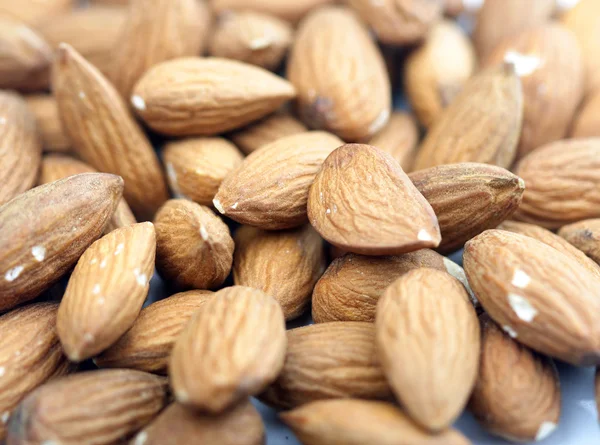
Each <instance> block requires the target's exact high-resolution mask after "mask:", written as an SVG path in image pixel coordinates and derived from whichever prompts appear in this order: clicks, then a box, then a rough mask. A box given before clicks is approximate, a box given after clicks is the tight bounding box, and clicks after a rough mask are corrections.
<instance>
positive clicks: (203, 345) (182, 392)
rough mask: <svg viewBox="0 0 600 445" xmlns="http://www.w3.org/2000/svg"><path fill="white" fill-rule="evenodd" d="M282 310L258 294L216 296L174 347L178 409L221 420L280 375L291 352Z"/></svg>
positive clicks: (238, 290)
mask: <svg viewBox="0 0 600 445" xmlns="http://www.w3.org/2000/svg"><path fill="white" fill-rule="evenodd" d="M286 344H287V340H286V335H285V320H284V317H283V312H282V310H281V307H280V306H279V304H278V303H277V302H276V301H275V300H274V299H273V298H271V297H270V296H268V295H267V294H265V293H264V292H262V291H260V290H258V289H252V288H249V287H245V286H233V287H228V288H225V289H223V290H220V291H219V292H217V293H216V294H215V295H214V296H213V298H211V299H210V300H209V301H207V302H206V304H204V306H203V307H202V310H200V311H198V312H197V313H196V314H195V315H194V317H193V318H192V319H191V320H190V322H189V323H188V324H187V325H186V327H185V329H184V330H183V332H182V333H181V335H180V337H179V338H178V339H177V341H176V342H175V346H174V348H173V355H172V356H171V361H170V364H169V376H170V378H171V386H172V387H173V392H174V394H175V398H176V399H177V401H178V402H179V403H182V404H184V405H187V406H190V407H194V408H197V409H200V410H203V411H207V412H209V413H213V414H218V413H220V412H223V411H225V410H226V409H227V408H229V407H231V406H233V405H235V404H236V403H238V402H240V401H241V400H243V399H244V398H245V397H247V396H252V395H255V394H258V393H259V392H261V391H262V390H263V389H265V388H266V387H267V386H268V385H269V384H270V383H271V382H272V381H273V380H275V378H276V377H277V375H279V372H280V371H281V368H282V366H283V360H284V358H285V349H286Z"/></svg>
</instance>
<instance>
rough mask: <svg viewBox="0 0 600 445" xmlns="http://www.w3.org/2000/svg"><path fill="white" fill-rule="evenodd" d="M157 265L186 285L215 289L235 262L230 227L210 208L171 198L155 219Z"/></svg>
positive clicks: (163, 274) (180, 283) (164, 273)
mask: <svg viewBox="0 0 600 445" xmlns="http://www.w3.org/2000/svg"><path fill="white" fill-rule="evenodd" d="M154 225H155V228H156V267H157V269H158V272H159V273H160V274H161V275H162V277H163V278H165V279H168V280H172V281H174V282H175V283H176V284H177V285H179V286H183V287H188V288H190V287H193V288H197V289H212V288H215V287H218V286H220V285H221V284H223V282H224V281H225V279H226V278H227V276H228V275H229V272H230V271H231V264H232V263H233V247H234V244H233V239H231V235H230V234H229V228H228V227H227V225H226V224H225V223H224V222H223V221H221V219H220V218H219V217H218V216H216V215H215V214H214V212H213V211H212V210H211V209H209V208H208V207H204V206H201V205H199V204H196V203H194V202H191V201H188V200H185V199H171V200H169V201H167V202H166V203H165V205H164V206H162V207H161V208H160V210H159V211H158V213H157V214H156V217H155V219H154Z"/></svg>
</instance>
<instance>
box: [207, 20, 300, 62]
mask: <svg viewBox="0 0 600 445" xmlns="http://www.w3.org/2000/svg"><path fill="white" fill-rule="evenodd" d="M213 32H214V33H213V35H212V37H211V41H210V45H209V48H208V52H209V54H210V55H211V56H215V57H223V58H226V59H234V60H239V61H241V62H246V63H250V64H252V65H258V66H260V67H263V68H266V69H268V70H275V69H277V68H278V67H279V66H280V65H281V62H282V60H283V58H284V57H285V54H286V52H287V50H288V48H289V47H290V45H291V43H292V37H293V29H292V27H291V25H290V24H289V23H287V22H285V21H284V20H281V19H279V18H277V17H273V16H270V15H267V14H261V13H257V12H252V11H240V12H228V13H225V14H223V15H222V16H220V17H219V21H218V23H217V26H216V29H215V30H214V31H213Z"/></svg>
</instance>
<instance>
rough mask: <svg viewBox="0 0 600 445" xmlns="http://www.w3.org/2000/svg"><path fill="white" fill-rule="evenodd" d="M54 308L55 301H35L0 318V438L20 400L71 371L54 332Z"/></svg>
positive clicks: (55, 305)
mask: <svg viewBox="0 0 600 445" xmlns="http://www.w3.org/2000/svg"><path fill="white" fill-rule="evenodd" d="M57 309H58V304H57V303H35V304H31V305H28V306H24V307H21V308H19V309H15V310H13V311H11V312H9V313H7V314H4V315H3V316H1V317H0V332H1V333H2V336H1V340H0V351H2V352H0V374H2V378H1V379H0V413H1V421H0V440H3V439H4V437H5V435H6V423H7V422H8V418H9V416H10V414H11V412H12V410H13V409H14V408H15V407H16V406H17V405H18V404H19V402H20V401H21V400H22V399H23V398H24V397H25V396H26V395H27V394H28V393H29V392H31V391H33V390H34V389H35V388H37V387H38V386H40V385H42V384H43V383H45V382H46V381H48V380H51V379H53V378H55V377H58V376H61V375H64V374H67V373H68V372H69V370H70V366H69V363H68V361H67V358H66V357H65V355H64V354H63V351H62V348H61V346H60V341H59V340H58V335H57V334H56V311H57Z"/></svg>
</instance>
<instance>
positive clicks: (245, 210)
mask: <svg viewBox="0 0 600 445" xmlns="http://www.w3.org/2000/svg"><path fill="white" fill-rule="evenodd" d="M342 144H343V142H342V141H341V140H340V139H338V138H337V137H336V136H334V135H332V134H329V133H325V132H322V131H312V132H306V133H300V134H296V135H292V136H287V137H284V138H281V139H277V140H276V141H275V142H272V143H270V144H268V145H265V146H264V147H262V148H261V149H260V150H257V151H255V152H253V153H252V154H250V155H249V156H248V157H247V158H246V159H245V160H244V162H243V163H242V165H240V166H239V167H238V168H237V169H236V170H234V171H233V172H232V173H231V174H230V175H229V176H227V177H226V178H225V180H224V181H223V182H222V183H221V186H220V187H219V191H218V192H217V194H216V196H215V199H214V200H213V204H214V206H215V208H216V209H217V210H218V211H219V212H220V213H222V214H223V215H225V216H227V217H229V218H231V219H233V220H235V221H237V222H239V223H241V224H247V225H251V226H255V227H260V228H262V229H267V230H282V229H290V228H294V227H299V226H301V225H303V224H305V223H306V222H307V221H308V217H307V213H306V205H307V204H306V203H307V201H308V191H309V189H310V186H311V184H312V183H313V180H314V179H315V176H316V174H317V172H318V171H319V169H320V168H321V165H322V164H323V161H325V159H326V158H327V156H328V155H329V154H330V153H331V152H332V151H333V150H334V149H336V148H337V147H339V146H340V145H342Z"/></svg>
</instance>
